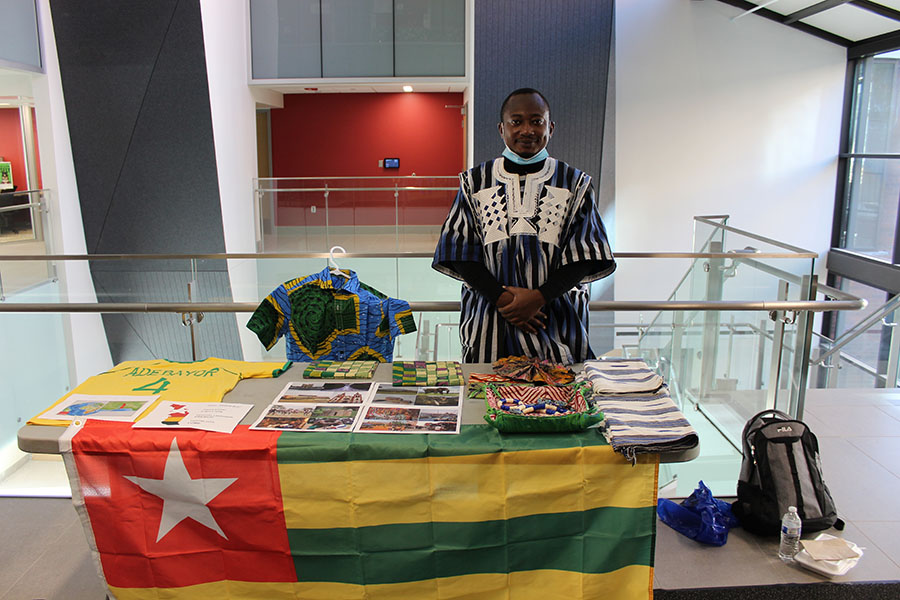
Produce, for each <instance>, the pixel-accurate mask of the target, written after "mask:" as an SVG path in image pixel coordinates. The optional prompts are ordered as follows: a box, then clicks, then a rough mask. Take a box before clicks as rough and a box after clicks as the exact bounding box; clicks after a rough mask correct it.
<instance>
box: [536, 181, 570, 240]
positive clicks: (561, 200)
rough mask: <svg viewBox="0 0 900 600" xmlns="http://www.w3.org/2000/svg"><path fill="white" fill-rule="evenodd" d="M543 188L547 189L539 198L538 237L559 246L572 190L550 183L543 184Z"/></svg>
mask: <svg viewBox="0 0 900 600" xmlns="http://www.w3.org/2000/svg"><path fill="white" fill-rule="evenodd" d="M544 189H545V190H547V194H546V195H545V196H544V197H543V198H541V202H540V208H539V209H538V218H537V226H538V239H539V240H541V241H542V242H545V243H548V244H553V245H554V246H557V247H559V239H560V236H561V235H562V227H563V221H564V220H565V218H566V209H567V208H568V206H569V199H570V198H571V197H572V192H570V191H569V190H567V189H565V188H558V187H553V186H551V185H547V186H544Z"/></svg>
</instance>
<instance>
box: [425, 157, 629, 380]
mask: <svg viewBox="0 0 900 600" xmlns="http://www.w3.org/2000/svg"><path fill="white" fill-rule="evenodd" d="M459 261H476V262H481V263H483V264H484V265H485V266H486V267H487V269H488V271H490V272H491V273H492V274H493V275H494V277H496V278H497V281H499V282H500V284H501V285H507V286H516V287H522V288H528V289H532V290H533V289H537V288H538V287H540V286H541V285H543V284H544V283H545V282H546V281H547V277H548V275H549V274H550V273H552V272H553V271H554V270H555V269H558V268H559V267H561V266H564V265H568V264H572V263H576V262H579V261H596V262H597V264H598V266H597V269H596V270H594V271H593V272H591V273H589V274H588V275H587V276H586V277H585V278H584V279H582V281H581V282H580V284H579V285H578V286H576V287H575V288H573V289H571V290H569V291H568V292H566V293H564V294H563V295H562V296H560V297H559V298H557V299H555V300H553V301H551V302H550V303H548V304H547V305H546V306H545V307H544V308H543V309H542V310H543V312H544V314H545V315H546V316H547V319H546V329H539V330H538V332H537V333H536V334H529V333H526V332H524V331H522V330H521V329H518V328H516V327H514V326H512V325H510V324H508V323H507V322H506V320H505V319H503V317H501V316H500V313H499V312H498V311H497V309H496V308H495V307H494V306H493V304H491V302H490V301H489V300H488V299H487V298H485V297H484V296H482V295H481V294H479V293H477V292H476V291H475V290H473V289H472V288H470V287H469V286H468V285H465V284H464V285H463V287H462V312H461V315H460V340H461V342H462V346H463V360H464V361H465V362H488V361H494V360H496V359H497V358H499V357H500V356H504V355H507V356H516V355H527V356H532V357H539V358H546V359H550V360H553V361H556V362H562V363H566V364H571V363H573V362H583V361H584V360H586V359H589V358H593V357H594V354H593V352H592V351H591V348H590V345H589V343H588V300H589V286H588V285H587V284H588V283H589V282H591V281H596V280H597V279H601V278H603V277H606V276H607V275H609V274H610V273H612V272H613V271H614V270H615V268H616V263H615V260H614V259H613V255H612V251H611V250H610V248H609V242H608V241H607V238H606V230H605V229H604V227H603V222H602V221H601V220H600V215H599V213H598V212H597V208H596V206H595V204H594V193H593V188H592V185H591V178H590V176H588V175H587V174H586V173H584V172H582V171H579V170H578V169H575V168H573V167H570V166H569V165H567V164H566V163H564V162H562V161H558V160H556V159H554V158H548V159H547V160H546V161H544V165H543V167H542V168H541V169H540V170H539V171H537V172H536V173H530V174H528V175H524V176H520V175H517V174H515V173H510V172H508V171H507V170H506V169H505V168H504V163H503V158H496V159H494V160H491V161H488V162H486V163H482V164H481V165H479V166H477V167H475V168H473V169H470V170H469V171H466V172H464V173H461V174H460V188H459V192H458V193H457V195H456V200H455V201H454V203H453V206H452V207H451V208H450V214H449V215H448V216H447V220H446V221H445V222H444V226H443V228H442V229H441V236H440V240H439V241H438V245H437V249H436V250H435V255H434V262H433V263H432V267H433V268H434V269H436V270H438V271H440V272H441V273H444V274H446V275H449V276H451V277H455V278H456V279H460V280H462V279H463V278H462V276H461V275H460V274H459V273H458V272H456V271H455V270H454V268H453V265H452V263H453V262H459Z"/></svg>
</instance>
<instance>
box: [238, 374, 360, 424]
mask: <svg viewBox="0 0 900 600" xmlns="http://www.w3.org/2000/svg"><path fill="white" fill-rule="evenodd" d="M374 388H375V384H374V383H368V382H335V381H328V382H324V381H292V382H291V383H289V384H287V385H286V386H285V387H284V389H283V390H281V393H280V394H278V396H277V397H276V398H275V401H274V402H272V404H270V405H269V406H268V407H267V408H266V409H265V410H264V411H263V413H262V415H261V416H260V418H259V419H257V421H256V422H255V423H254V424H253V425H252V426H251V427H250V429H262V430H278V431H344V432H347V431H352V430H353V426H354V425H355V424H356V422H357V420H358V418H359V415H360V414H361V412H362V407H363V406H364V405H365V404H366V403H367V402H368V401H369V399H370V398H371V396H372V393H373V391H374Z"/></svg>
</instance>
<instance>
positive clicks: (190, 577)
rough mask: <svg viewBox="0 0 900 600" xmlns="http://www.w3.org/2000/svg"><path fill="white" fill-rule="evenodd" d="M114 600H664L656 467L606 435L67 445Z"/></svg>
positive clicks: (335, 436)
mask: <svg viewBox="0 0 900 600" xmlns="http://www.w3.org/2000/svg"><path fill="white" fill-rule="evenodd" d="M60 449H61V451H62V452H63V455H64V459H65V462H66V467H67V471H68V473H69V477H70V479H71V483H72V490H73V499H74V501H75V505H76V509H77V510H78V512H79V514H80V515H81V517H82V521H83V523H84V525H85V529H86V533H87V535H88V540H89V543H90V544H91V547H92V551H93V552H94V554H95V558H96V561H95V562H96V563H97V564H98V565H99V566H100V568H101V569H102V575H103V577H104V578H105V581H106V583H107V585H108V586H109V593H110V596H111V597H115V598H117V599H119V600H129V599H135V600H139V599H140V600H143V599H151V598H152V599H159V598H171V599H182V598H184V599H191V600H205V599H210V600H212V599H216V600H220V599H249V598H266V599H282V598H283V599H304V600H306V599H309V600H321V599H323V598H328V599H329V600H332V599H333V600H342V599H347V600H350V599H360V600H362V599H369V600H372V599H385V600H387V599H397V598H435V599H438V598H439V599H442V600H451V599H463V598H466V599H474V598H478V599H482V598H483V599H495V598H496V599H501V598H502V599H510V598H514V599H517V600H518V599H526V600H527V599H531V598H535V599H540V600H553V599H560V600H573V599H578V598H604V599H605V600H613V599H618V598H621V599H623V600H624V599H628V600H632V599H637V598H650V597H651V596H652V587H653V561H654V544H655V537H656V529H655V527H656V512H655V510H656V490H657V473H658V457H657V456H656V455H650V456H641V457H639V460H638V463H637V464H636V465H635V466H632V465H631V464H630V463H628V462H626V461H625V460H624V459H623V458H622V456H620V455H618V454H616V453H615V452H613V450H612V448H611V447H610V446H609V445H608V444H607V442H606V441H605V439H604V438H603V436H602V435H599V434H598V433H597V432H596V431H594V430H589V431H585V432H580V433H567V434H540V435H538V434H514V435H508V434H500V433H498V432H497V431H496V430H494V429H493V428H491V427H490V426H488V425H473V424H469V425H466V424H464V425H463V426H462V429H461V432H460V433H459V435H431V434H423V435H390V434H351V433H294V432H263V431H250V430H248V429H247V426H246V425H241V426H239V427H238V428H237V429H236V430H235V432H234V433H233V434H230V435H226V434H218V433H209V432H200V431H188V430H178V431H173V430H151V429H132V428H131V427H130V424H128V423H115V422H103V421H88V422H87V423H86V424H85V425H84V426H82V427H80V428H79V427H74V426H73V427H70V428H69V429H68V430H66V433H65V434H64V435H63V437H62V438H61V440H60Z"/></svg>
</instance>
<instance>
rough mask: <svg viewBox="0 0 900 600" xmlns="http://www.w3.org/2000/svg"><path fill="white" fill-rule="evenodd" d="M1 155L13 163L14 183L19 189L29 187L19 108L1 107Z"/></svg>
mask: <svg viewBox="0 0 900 600" xmlns="http://www.w3.org/2000/svg"><path fill="white" fill-rule="evenodd" d="M0 156H2V157H3V160H5V161H8V162H11V163H12V175H13V183H14V184H15V185H16V188H17V189H18V190H27V189H28V178H27V177H26V176H25V149H24V148H23V147H22V125H21V123H20V122H19V109H18V108H0Z"/></svg>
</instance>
